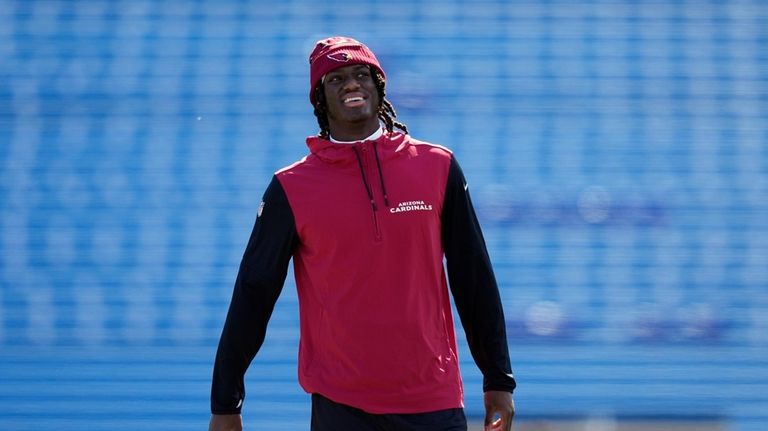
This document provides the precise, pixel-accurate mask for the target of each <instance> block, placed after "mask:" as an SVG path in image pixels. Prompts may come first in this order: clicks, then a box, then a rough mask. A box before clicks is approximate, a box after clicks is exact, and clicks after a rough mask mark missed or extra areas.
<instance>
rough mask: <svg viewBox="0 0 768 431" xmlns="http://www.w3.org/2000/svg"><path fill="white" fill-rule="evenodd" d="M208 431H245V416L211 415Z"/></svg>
mask: <svg viewBox="0 0 768 431" xmlns="http://www.w3.org/2000/svg"><path fill="white" fill-rule="evenodd" d="M208 431H243V417H242V416H240V415H211V422H210V423H209V424H208Z"/></svg>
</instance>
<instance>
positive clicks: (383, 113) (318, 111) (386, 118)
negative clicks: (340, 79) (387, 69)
mask: <svg viewBox="0 0 768 431" xmlns="http://www.w3.org/2000/svg"><path fill="white" fill-rule="evenodd" d="M369 67H370V66H369ZM371 73H372V75H373V81H374V84H375V85H376V91H377V92H378V93H379V111H378V116H379V119H380V120H381V121H382V122H384V128H386V129H387V131H388V132H389V133H392V131H393V130H394V129H395V127H397V128H398V129H400V130H402V131H403V132H405V133H406V134H407V133H408V126H406V125H405V124H403V123H401V122H399V121H397V120H395V118H397V113H396V112H395V107H394V106H392V102H390V101H389V100H387V98H386V91H385V90H384V87H385V84H386V81H384V77H383V76H382V75H381V73H379V72H378V71H377V70H375V69H373V68H371ZM315 100H316V102H315V111H314V113H315V117H317V125H318V126H319V127H320V132H319V133H318V134H317V135H318V136H320V137H321V138H323V139H329V138H330V137H331V127H330V124H329V122H328V105H327V103H326V100H325V91H324V88H323V84H322V83H321V84H320V85H318V86H317V87H315Z"/></svg>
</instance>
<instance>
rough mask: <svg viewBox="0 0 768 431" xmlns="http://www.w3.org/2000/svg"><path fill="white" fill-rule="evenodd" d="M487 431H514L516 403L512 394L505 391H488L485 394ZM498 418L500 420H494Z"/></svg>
mask: <svg viewBox="0 0 768 431" xmlns="http://www.w3.org/2000/svg"><path fill="white" fill-rule="evenodd" d="M483 399H484V402H485V428H484V429H485V431H512V417H513V416H515V402H514V401H513V400H512V394H511V393H509V392H505V391H488V392H486V393H485V394H484V397H483ZM497 416H498V419H496V420H494V418H496V417H497Z"/></svg>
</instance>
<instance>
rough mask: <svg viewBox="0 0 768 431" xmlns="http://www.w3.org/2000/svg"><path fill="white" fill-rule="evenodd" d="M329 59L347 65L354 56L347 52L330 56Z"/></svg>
mask: <svg viewBox="0 0 768 431" xmlns="http://www.w3.org/2000/svg"><path fill="white" fill-rule="evenodd" d="M328 58H330V59H331V60H334V61H338V62H339V63H346V62H348V61H349V60H351V59H352V56H351V55H349V54H347V53H346V52H337V53H335V54H328Z"/></svg>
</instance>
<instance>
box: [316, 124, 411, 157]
mask: <svg viewBox="0 0 768 431" xmlns="http://www.w3.org/2000/svg"><path fill="white" fill-rule="evenodd" d="M361 142H364V141H361ZM375 142H376V146H377V147H378V149H379V152H380V153H379V154H380V156H382V158H383V159H386V158H387V156H389V155H394V154H396V153H399V152H400V151H402V150H403V148H405V144H406V142H407V135H405V134H403V133H400V132H391V133H390V132H387V131H386V130H385V131H384V134H382V135H381V136H380V137H379V138H378V139H376V140H375ZM355 145H356V144H337V143H334V142H331V141H329V140H327V139H323V138H321V137H319V136H309V137H307V147H309V151H310V152H311V153H312V154H313V155H314V156H316V157H317V158H319V159H320V160H322V161H324V162H328V163H341V162H355V163H357V162H356V161H355V160H356V159H355V153H354V151H352V147H354V146H355Z"/></svg>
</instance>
